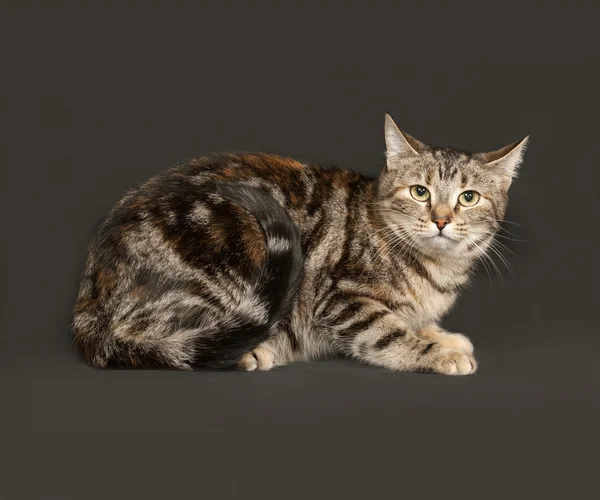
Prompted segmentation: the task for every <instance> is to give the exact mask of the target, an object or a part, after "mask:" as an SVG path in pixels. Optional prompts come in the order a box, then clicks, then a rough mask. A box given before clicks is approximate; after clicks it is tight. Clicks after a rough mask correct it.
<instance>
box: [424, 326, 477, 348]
mask: <svg viewBox="0 0 600 500" xmlns="http://www.w3.org/2000/svg"><path fill="white" fill-rule="evenodd" d="M417 334H418V335H419V336H420V337H422V338H424V339H428V340H429V341H430V342H437V343H439V344H442V345H445V346H446V347H448V348H449V349H456V350H458V351H465V352H466V353H469V354H473V344H472V343H471V341H470V340H469V339H468V338H467V337H466V336H464V335H463V334H461V333H450V332H447V331H446V330H444V329H443V328H441V327H439V326H438V325H435V324H432V325H429V326H427V327H425V328H423V329H421V330H419V332H418V333H417Z"/></svg>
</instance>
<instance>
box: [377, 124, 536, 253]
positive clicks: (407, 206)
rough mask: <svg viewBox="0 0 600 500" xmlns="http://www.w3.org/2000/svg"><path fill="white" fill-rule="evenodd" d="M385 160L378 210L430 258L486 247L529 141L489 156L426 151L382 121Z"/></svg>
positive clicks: (391, 125)
mask: <svg viewBox="0 0 600 500" xmlns="http://www.w3.org/2000/svg"><path fill="white" fill-rule="evenodd" d="M385 141H386V149H387V153H386V155H387V161H386V167H385V169H384V171H383V172H382V173H381V175H380V178H379V182H378V193H377V195H378V199H377V202H376V206H377V207H378V208H379V212H380V213H381V215H382V217H383V218H384V219H385V221H386V223H387V224H388V225H389V226H391V227H392V228H393V230H394V232H395V233H396V234H397V235H398V236H400V237H401V238H402V239H403V240H405V241H406V242H407V244H408V245H411V246H414V247H415V248H417V249H419V250H420V251H421V252H424V253H426V254H428V255H460V254H463V255H466V254H467V253H468V252H471V251H476V250H477V248H478V245H479V248H482V249H484V248H486V247H487V243H489V240H491V237H492V236H493V234H494V233H495V232H496V231H497V230H498V229H499V227H500V222H501V221H502V219H503V218H504V214H505V212H506V206H507V203H508V188H509V187H510V185H511V183H512V181H513V179H514V178H515V177H516V174H517V170H518V168H519V166H520V164H521V162H522V159H523V154H524V152H525V148H526V146H527V141H528V137H526V138H525V139H523V140H521V141H519V142H517V143H515V144H511V145H509V146H506V147H504V148H501V149H499V150H497V151H493V152H490V153H466V152H463V151H457V150H454V149H440V148H434V147H430V146H427V145H425V144H423V143H421V142H419V141H418V140H416V139H414V138H413V137H411V136H410V135H408V134H406V133H404V132H403V131H401V130H400V129H399V128H398V127H397V126H396V124H395V123H394V121H393V120H392V118H391V117H390V116H389V115H386V117H385Z"/></svg>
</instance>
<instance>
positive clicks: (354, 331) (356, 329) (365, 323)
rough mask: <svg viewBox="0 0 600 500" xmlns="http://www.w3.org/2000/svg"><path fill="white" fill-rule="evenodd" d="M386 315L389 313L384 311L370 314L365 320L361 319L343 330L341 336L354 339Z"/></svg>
mask: <svg viewBox="0 0 600 500" xmlns="http://www.w3.org/2000/svg"><path fill="white" fill-rule="evenodd" d="M388 314H389V311H386V310H384V309H381V310H379V311H375V312H372V313H370V314H369V315H368V316H367V317H366V318H363V319H361V320H359V321H356V322H355V323H352V324H351V325H350V326H348V327H347V328H346V329H345V330H343V332H342V334H343V335H344V336H345V337H355V336H356V335H358V334H359V333H360V332H363V331H365V330H366V329H368V328H369V327H370V326H372V325H373V323H375V322H376V321H377V320H378V319H381V318H383V317H384V316H387V315H388Z"/></svg>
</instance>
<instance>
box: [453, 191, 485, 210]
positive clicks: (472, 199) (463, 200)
mask: <svg viewBox="0 0 600 500" xmlns="http://www.w3.org/2000/svg"><path fill="white" fill-rule="evenodd" d="M479 198H481V196H479V193H478V192H477V191H465V192H464V193H462V194H461V195H460V196H459V197H458V202H459V203H460V204H461V205H462V206H463V207H472V206H473V205H477V203H478V202H479Z"/></svg>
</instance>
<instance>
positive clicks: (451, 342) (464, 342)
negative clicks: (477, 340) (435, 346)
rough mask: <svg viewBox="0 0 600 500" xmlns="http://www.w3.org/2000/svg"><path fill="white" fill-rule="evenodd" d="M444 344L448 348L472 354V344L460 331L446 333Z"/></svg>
mask: <svg viewBox="0 0 600 500" xmlns="http://www.w3.org/2000/svg"><path fill="white" fill-rule="evenodd" d="M444 345H445V347H448V348H450V349H456V350H457V351H464V352H466V353H467V354H473V344H472V343H471V341H470V340H469V339H468V338H467V337H465V336H464V335H463V334H462V333H447V334H446V339H445V342H444Z"/></svg>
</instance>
